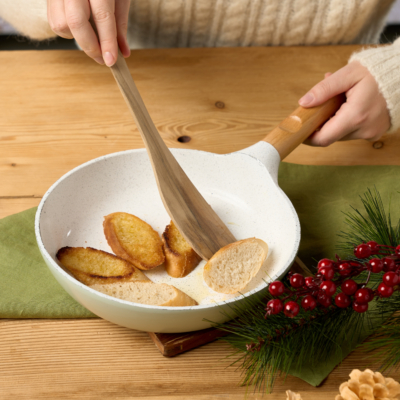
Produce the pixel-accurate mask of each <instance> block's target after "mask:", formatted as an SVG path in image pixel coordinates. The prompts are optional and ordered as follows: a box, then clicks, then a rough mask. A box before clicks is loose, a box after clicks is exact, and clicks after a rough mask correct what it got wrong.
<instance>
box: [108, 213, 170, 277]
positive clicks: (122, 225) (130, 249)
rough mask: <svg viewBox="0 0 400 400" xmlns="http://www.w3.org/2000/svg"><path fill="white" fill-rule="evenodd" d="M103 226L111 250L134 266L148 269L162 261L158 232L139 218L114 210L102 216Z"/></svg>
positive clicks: (162, 255)
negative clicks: (114, 211)
mask: <svg viewBox="0 0 400 400" xmlns="http://www.w3.org/2000/svg"><path fill="white" fill-rule="evenodd" d="M103 227H104V234H105V236H106V239H107V242H108V244H109V245H110V247H111V249H112V251H113V252H114V253H115V254H116V255H117V256H118V257H121V258H123V259H124V260H127V261H129V262H130V263H132V264H133V265H134V266H135V267H136V268H139V269H142V270H148V269H152V268H155V267H157V266H158V265H160V264H162V263H163V262H164V259H165V256H164V252H163V249H162V241H161V239H160V236H159V234H158V233H157V232H156V231H155V230H154V229H153V228H152V227H151V226H150V225H149V224H147V223H146V222H144V221H142V220H141V219H140V218H138V217H136V216H134V215H132V214H128V213H124V212H116V213H113V214H110V215H107V216H105V217H104V222H103Z"/></svg>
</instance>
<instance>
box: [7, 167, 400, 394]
mask: <svg viewBox="0 0 400 400" xmlns="http://www.w3.org/2000/svg"><path fill="white" fill-rule="evenodd" d="M399 174H400V167H398V166H356V167H331V166H304V165H296V164H287V163H282V164H281V166H280V170H279V183H280V186H281V188H282V189H283V190H284V191H285V193H286V194H287V195H288V197H289V198H290V200H291V201H292V202H293V205H294V207H295V209H296V210H297V213H298V215H299V218H300V223H301V230H302V237H301V245H300V251H299V257H300V258H301V259H302V260H303V261H304V262H305V263H306V264H307V265H309V266H312V265H315V261H314V259H321V258H324V257H333V256H334V255H335V245H336V242H337V233H338V232H339V231H341V230H345V229H346V227H345V225H344V216H343V214H342V211H349V210H350V205H353V206H355V207H356V208H359V209H360V210H361V209H362V205H361V201H360V199H359V195H361V194H363V193H364V192H365V191H366V190H367V188H371V189H372V188H373V187H374V186H376V188H377V189H378V190H379V192H380V193H381V196H382V198H383V199H384V202H385V205H386V204H388V203H389V199H390V196H391V194H396V196H395V197H394V198H393V199H392V204H391V210H392V215H393V217H394V219H393V220H394V221H396V219H397V220H398V218H399V217H400V207H399V205H400V202H399V199H400V194H397V192H399V191H400V183H399V181H398V176H399ZM35 211H36V208H33V209H30V210H27V211H24V212H22V213H19V214H15V215H11V216H9V217H6V218H4V219H2V220H0V318H87V317H94V315H93V314H92V313H91V312H89V311H88V310H86V309H85V308H84V307H83V306H81V305H80V304H78V303H76V302H75V300H73V299H72V298H71V297H70V296H69V295H68V294H67V293H66V292H65V291H64V290H63V289H62V287H61V286H60V285H59V284H58V282H57V281H56V280H55V279H54V278H53V276H52V275H51V273H50V271H49V270H48V268H47V266H46V264H45V263H44V261H43V260H42V257H41V255H40V253H39V249H38V247H37V244H36V240H35V234H34V217H35ZM377 324H378V323H377ZM370 332H371V328H368V329H366V330H365V337H366V336H368V335H369V333H370ZM361 339H363V338H361ZM342 350H343V353H342V354H343V355H347V354H348V353H350V352H351V350H352V348H350V347H349V346H347V345H344V346H343V349H342ZM339 362H340V356H337V357H333V358H332V359H330V360H326V361H325V362H324V363H323V364H322V365H321V366H320V368H318V369H317V370H311V369H306V368H302V369H301V371H292V372H291V374H292V375H294V376H297V377H299V378H301V379H303V380H305V381H306V382H308V383H310V384H311V385H314V386H317V385H319V384H320V383H321V382H322V381H323V379H325V377H326V376H327V375H328V374H329V373H330V372H331V371H332V369H333V368H334V367H335V366H336V365H337V364H338V363H339Z"/></svg>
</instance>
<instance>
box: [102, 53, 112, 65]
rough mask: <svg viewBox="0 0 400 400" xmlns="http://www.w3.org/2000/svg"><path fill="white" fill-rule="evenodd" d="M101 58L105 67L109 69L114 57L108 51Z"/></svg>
mask: <svg viewBox="0 0 400 400" xmlns="http://www.w3.org/2000/svg"><path fill="white" fill-rule="evenodd" d="M103 57H104V61H105V62H106V65H107V67H111V66H112V65H113V64H114V57H113V55H112V54H111V53H110V52H109V51H106V52H105V53H104V55H103Z"/></svg>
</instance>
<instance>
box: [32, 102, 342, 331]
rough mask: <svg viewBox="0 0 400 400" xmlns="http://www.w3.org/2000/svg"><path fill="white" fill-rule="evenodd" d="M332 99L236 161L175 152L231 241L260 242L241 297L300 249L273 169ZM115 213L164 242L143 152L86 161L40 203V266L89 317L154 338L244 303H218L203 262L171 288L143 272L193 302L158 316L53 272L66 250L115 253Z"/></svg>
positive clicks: (157, 273)
mask: <svg viewBox="0 0 400 400" xmlns="http://www.w3.org/2000/svg"><path fill="white" fill-rule="evenodd" d="M340 104H341V99H339V98H335V99H332V101H330V102H328V103H326V104H325V105H323V106H321V107H317V108H314V109H309V110H305V109H302V108H299V109H298V110H296V111H295V112H294V113H293V114H292V115H291V116H289V117H288V118H287V119H286V120H285V121H283V122H282V123H281V124H280V125H279V127H277V128H275V129H274V131H272V132H271V133H270V134H269V135H268V136H267V137H266V139H265V140H267V141H268V142H269V143H268V142H266V141H262V142H259V143H257V144H255V145H253V146H251V147H249V148H247V149H244V150H242V151H240V152H236V153H231V154H226V155H217V154H213V153H207V152H204V151H196V150H184V149H172V153H173V155H174V156H175V157H176V159H177V161H178V163H179V164H180V165H181V167H182V168H183V170H184V171H185V172H186V174H187V175H188V177H189V179H190V180H191V181H192V182H193V183H194V185H195V186H196V187H197V189H198V190H199V191H200V193H201V194H202V195H203V196H204V198H205V199H206V201H207V202H208V203H209V204H210V205H211V206H212V208H213V209H214V211H215V212H216V213H217V214H218V216H219V217H220V218H221V220H222V221H223V222H224V223H225V224H226V225H227V226H228V228H229V230H230V231H231V232H232V234H233V235H234V236H235V237H236V239H237V240H240V239H245V238H249V237H257V238H260V239H263V240H264V241H265V242H267V243H268V245H269V248H270V253H269V255H268V258H267V260H266V262H265V263H264V265H263V267H262V268H261V270H260V272H259V273H258V275H257V276H256V277H255V278H254V279H253V280H252V281H251V282H250V283H249V285H248V286H247V287H246V288H245V290H244V291H243V295H244V297H247V296H251V295H252V294H254V293H256V292H259V291H261V290H263V289H265V287H266V286H267V283H266V282H267V281H270V280H275V279H277V278H279V277H281V276H282V275H283V274H285V273H286V272H287V271H288V269H289V268H290V266H291V264H292V262H293V260H294V258H295V256H296V253H297V250H298V247H299V242H300V225H299V220H298V217H297V214H296V211H295V209H294V208H293V205H292V204H291V202H290V201H289V199H288V198H287V197H286V195H285V194H284V193H283V191H282V190H281V189H280V188H279V186H278V182H277V174H278V168H279V163H280V160H281V158H284V157H285V156H286V155H287V154H289V153H290V152H291V151H292V150H293V149H294V148H295V147H297V146H298V145H299V144H300V143H301V142H302V141H303V140H304V139H305V138H306V137H307V136H308V135H309V134H310V133H312V132H313V131H314V130H315V129H316V128H317V127H318V126H320V125H321V124H322V123H323V122H325V121H326V120H327V119H328V118H329V117H330V116H332V115H333V114H334V113H335V112H336V110H337V109H338V108H339V106H340ZM116 211H124V212H128V213H132V214H134V215H137V216H138V217H140V218H141V219H143V220H145V221H146V222H148V223H149V224H150V225H152V226H153V228H154V229H156V230H157V231H158V232H159V233H160V234H161V233H162V232H163V231H164V228H165V226H166V225H167V224H168V223H169V221H170V217H169V216H168V214H167V212H166V211H165V208H164V206H163V203H162V201H161V199H160V196H159V193H158V189H157V184H156V181H155V178H154V174H153V171H152V167H151V164H150V161H149V157H148V155H147V152H146V150H145V149H139V150H129V151H124V152H120V153H115V154H110V155H107V156H104V157H100V158H97V159H95V160H92V161H89V162H87V163H85V164H83V165H81V166H79V167H77V168H75V169H73V170H72V171H70V172H69V173H67V174H66V175H64V176H63V177H62V178H61V179H59V180H58V181H57V182H56V183H55V184H54V185H53V186H52V187H51V188H50V189H49V190H48V191H47V192H46V194H45V195H44V197H43V199H42V201H41V203H40V205H39V208H38V211H37V214H36V221H35V231H36V238H37V242H38V245H39V249H40V251H41V253H42V255H43V258H44V260H45V262H46V264H47V265H48V267H49V269H50V271H51V272H52V273H53V275H54V277H55V278H56V279H57V280H58V282H59V283H60V284H61V286H62V287H63V288H64V289H65V290H66V291H67V292H68V293H69V294H70V295H71V296H72V297H73V298H74V299H75V300H77V301H78V302H79V303H81V304H82V305H83V306H85V307H86V308H88V309H89V310H90V311H92V312H93V313H94V314H96V315H98V316H100V317H102V318H104V319H106V320H109V321H111V322H114V323H116V324H118V325H122V326H125V327H128V328H133V329H138V330H143V331H150V332H166V333H167V332H170V333H172V332H188V331H194V330H199V329H204V328H207V327H209V326H210V323H209V322H206V321H205V320H209V321H213V322H222V321H224V319H225V317H224V315H223V314H222V313H221V311H222V309H224V308H225V307H228V306H229V304H231V303H233V302H240V301H243V296H242V295H240V294H237V295H221V294H219V293H216V292H214V291H212V290H211V289H209V288H208V287H207V286H206V284H205V283H204V282H203V278H202V275H203V267H204V264H205V262H204V261H203V262H202V263H201V264H200V265H199V266H198V267H197V268H196V269H195V270H194V271H193V272H192V273H191V274H189V275H188V276H187V277H185V278H171V277H169V276H168V275H167V273H166V272H165V271H164V270H163V268H162V267H157V268H156V269H154V270H152V271H149V272H146V274H147V275H148V277H149V278H150V279H151V280H153V281H154V282H166V283H169V284H172V285H174V286H175V287H177V288H179V289H181V290H183V291H184V292H185V293H187V294H188V295H190V296H192V297H193V298H194V299H195V300H197V301H198V303H199V305H198V306H194V307H158V306H146V305H142V304H137V303H129V302H126V301H123V300H119V299H116V298H112V297H109V296H107V295H104V294H102V293H99V292H97V291H95V290H93V289H90V288H89V287H87V286H85V285H84V284H82V283H80V282H78V281H77V280H76V279H75V278H73V277H72V276H71V275H70V274H69V273H68V272H67V271H66V270H64V269H63V268H62V267H61V265H60V264H59V263H58V261H57V259H56V257H55V255H56V253H57V250H58V249H59V248H61V247H64V246H79V247H82V246H83V247H85V246H90V247H94V248H97V249H101V250H105V251H109V252H110V251H111V250H110V248H109V247H108V245H107V242H106V240H105V238H104V234H103V229H102V223H103V217H104V216H105V215H107V214H110V213H112V212H116Z"/></svg>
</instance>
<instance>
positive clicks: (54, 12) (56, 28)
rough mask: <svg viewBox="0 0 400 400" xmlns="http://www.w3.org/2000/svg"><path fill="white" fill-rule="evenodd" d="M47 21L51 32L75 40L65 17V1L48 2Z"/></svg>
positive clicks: (51, 0)
mask: <svg viewBox="0 0 400 400" xmlns="http://www.w3.org/2000/svg"><path fill="white" fill-rule="evenodd" d="M47 19H48V20H49V24H50V28H51V30H52V31H53V32H54V33H56V34H57V35H58V36H61V37H63V38H65V39H73V38H74V36H73V35H72V33H71V31H70V29H69V27H68V24H67V18H66V16H65V9H64V0H47Z"/></svg>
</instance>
